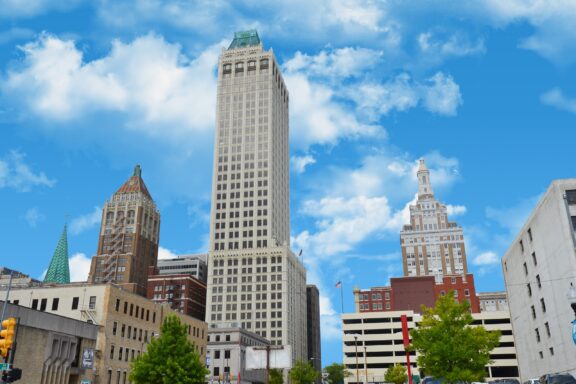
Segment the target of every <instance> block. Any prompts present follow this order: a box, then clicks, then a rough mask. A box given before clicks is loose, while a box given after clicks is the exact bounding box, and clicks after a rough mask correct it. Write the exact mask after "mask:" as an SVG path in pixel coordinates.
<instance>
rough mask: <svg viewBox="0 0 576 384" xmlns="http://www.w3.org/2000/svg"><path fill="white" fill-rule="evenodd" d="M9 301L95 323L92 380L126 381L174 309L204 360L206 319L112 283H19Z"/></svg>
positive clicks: (105, 383)
mask: <svg viewBox="0 0 576 384" xmlns="http://www.w3.org/2000/svg"><path fill="white" fill-rule="evenodd" d="M10 300H11V302H12V303H13V304H18V305H20V306H24V307H28V308H32V309H36V310H39V311H42V312H48V313H52V314H57V315H60V316H64V317H68V318H72V319H77V320H80V321H83V322H87V323H92V324H96V325H98V326H99V327H98V337H97V342H96V350H95V359H94V375H95V376H94V381H93V384H112V383H115V384H125V383H128V373H129V371H130V362H131V361H132V359H134V358H135V357H136V356H138V355H140V354H141V353H142V352H143V351H146V345H147V344H148V342H149V341H150V340H151V338H152V337H154V336H157V335H159V333H160V327H161V325H162V322H163V320H164V318H165V317H166V316H168V315H171V314H174V315H176V316H178V317H179V318H180V320H181V321H182V322H183V323H184V324H186V325H187V326H188V335H189V340H190V341H191V342H193V343H194V344H195V345H196V348H197V351H198V352H199V353H200V355H201V359H202V361H204V358H205V356H206V344H207V342H206V339H207V326H206V323H204V322H203V321H200V320H198V319H195V318H193V317H190V316H186V315H183V314H181V313H179V312H176V311H173V310H171V309H169V308H168V307H166V306H163V305H161V304H157V303H153V302H152V301H150V300H148V299H146V298H144V297H141V296H139V295H137V294H134V293H130V292H128V291H126V290H123V289H122V288H121V287H119V286H116V285H113V284H95V285H88V284H83V283H76V284H67V285H57V286H51V287H49V286H45V287H33V288H21V289H18V288H17V289H14V290H12V291H11V292H10Z"/></svg>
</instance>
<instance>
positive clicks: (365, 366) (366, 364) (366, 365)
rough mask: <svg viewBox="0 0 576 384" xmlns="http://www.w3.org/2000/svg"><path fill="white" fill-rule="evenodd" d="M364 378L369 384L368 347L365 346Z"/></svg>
mask: <svg viewBox="0 0 576 384" xmlns="http://www.w3.org/2000/svg"><path fill="white" fill-rule="evenodd" d="M364 376H365V380H366V384H368V357H367V356H366V345H364Z"/></svg>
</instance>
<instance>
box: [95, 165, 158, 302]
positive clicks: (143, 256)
mask: <svg viewBox="0 0 576 384" xmlns="http://www.w3.org/2000/svg"><path fill="white" fill-rule="evenodd" d="M159 237H160V213H159V212H158V209H157V208H156V204H155V203H154V201H153V200H152V196H151V195H150V192H148V188H146V184H144V180H143V179H142V170H141V169H140V166H139V165H137V166H136V167H135V168H134V174H133V175H132V176H131V177H130V178H129V179H128V180H127V181H126V182H125V183H124V184H123V185H122V186H121V187H120V188H119V189H118V191H116V193H114V195H113V196H112V199H110V201H107V202H106V204H104V209H103V210H102V223H101V226H100V238H99V241H98V251H97V252H96V256H94V257H93V258H92V264H91V265H90V274H89V275H88V281H90V282H92V283H106V282H111V283H115V284H117V285H121V286H122V287H123V288H124V289H126V290H129V291H131V292H135V293H137V294H139V295H141V296H146V288H147V285H148V268H149V267H151V266H156V260H157V258H158V242H159Z"/></svg>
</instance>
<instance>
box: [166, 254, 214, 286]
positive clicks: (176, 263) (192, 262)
mask: <svg viewBox="0 0 576 384" xmlns="http://www.w3.org/2000/svg"><path fill="white" fill-rule="evenodd" d="M207 263H208V255H207V254H205V253H199V254H193V255H180V256H178V257H176V258H173V259H159V260H158V263H157V264H156V269H157V272H158V274H159V275H164V274H166V275H173V274H186V275H192V276H194V277H195V278H197V279H198V280H200V281H202V282H203V283H204V284H206V279H207V277H208V264H207Z"/></svg>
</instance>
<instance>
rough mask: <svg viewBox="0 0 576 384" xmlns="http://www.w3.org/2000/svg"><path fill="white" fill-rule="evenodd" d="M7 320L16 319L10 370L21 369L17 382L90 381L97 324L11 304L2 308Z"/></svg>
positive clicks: (59, 383) (61, 383) (76, 383)
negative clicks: (4, 308)
mask: <svg viewBox="0 0 576 384" xmlns="http://www.w3.org/2000/svg"><path fill="white" fill-rule="evenodd" d="M3 304H4V302H0V305H3ZM9 317H15V318H18V327H17V331H16V339H15V341H16V342H15V354H14V358H13V367H15V368H19V369H21V370H22V378H21V381H19V382H21V383H37V384H80V383H81V381H82V380H88V381H90V382H93V380H94V371H93V369H92V367H93V362H94V359H93V355H94V353H93V352H94V350H95V348H96V337H97V335H98V326H97V325H95V324H88V323H86V322H84V321H79V320H74V319H70V318H67V317H63V316H58V315H54V314H51V313H46V312H38V311H34V310H32V309H29V308H25V307H22V306H17V305H13V304H8V305H7V307H6V318H9ZM84 355H86V358H84Z"/></svg>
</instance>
